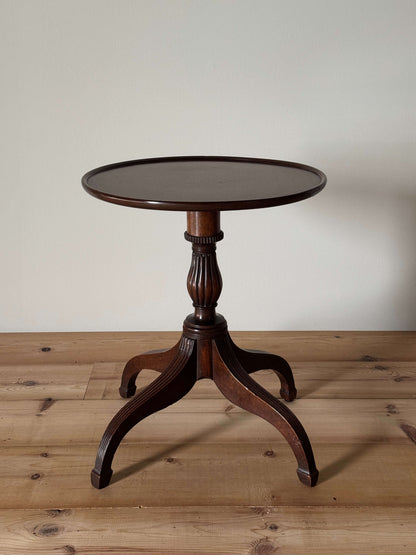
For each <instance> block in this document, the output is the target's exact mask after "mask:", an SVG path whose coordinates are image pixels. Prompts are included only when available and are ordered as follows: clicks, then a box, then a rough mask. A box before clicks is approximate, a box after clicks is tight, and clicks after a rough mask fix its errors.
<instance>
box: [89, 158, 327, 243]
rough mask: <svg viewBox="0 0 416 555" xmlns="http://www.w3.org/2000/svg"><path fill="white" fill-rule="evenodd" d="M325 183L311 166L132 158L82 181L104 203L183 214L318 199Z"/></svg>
mask: <svg viewBox="0 0 416 555" xmlns="http://www.w3.org/2000/svg"><path fill="white" fill-rule="evenodd" d="M325 183H326V177H325V175H324V174H323V173H322V172H321V171H319V170H317V169H316V168H312V167H311V166H306V165H304V164H297V163H295V162H284V161H282V160H268V159H262V158H242V157H233V156H177V157H167V158H148V159H143V160H130V161H127V162H120V163H117V164H110V165H108V166H102V167H100V168H96V169H94V170H91V171H90V172H88V173H87V174H85V175H84V177H83V178H82V184H83V186H84V188H85V190H86V191H87V192H88V193H90V194H91V195H93V196H95V197H97V198H99V199H101V200H105V201H107V202H112V203H115V204H122V205H124V206H134V207H136V208H150V209H154V210H184V211H187V212H201V211H205V210H208V211H222V210H247V209H252V208H265V207H268V206H278V205H281V204H288V203H291V202H297V201H299V200H303V199H306V198H309V197H311V196H313V195H316V193H319V191H321V190H322V189H323V187H324V186H325ZM200 217H201V218H203V216H200ZM208 235H212V233H211V232H209V233H208Z"/></svg>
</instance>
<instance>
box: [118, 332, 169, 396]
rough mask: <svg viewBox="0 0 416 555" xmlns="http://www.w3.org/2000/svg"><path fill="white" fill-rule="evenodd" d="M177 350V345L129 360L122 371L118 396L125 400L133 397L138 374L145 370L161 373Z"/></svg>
mask: <svg viewBox="0 0 416 555" xmlns="http://www.w3.org/2000/svg"><path fill="white" fill-rule="evenodd" d="M178 350H179V343H177V344H176V345H175V346H174V347H172V349H161V350H158V351H149V352H148V353H143V354H142V355H137V356H135V357H133V358H131V359H130V360H129V361H128V362H127V364H126V366H125V367H124V370H123V375H122V378H121V385H120V388H119V392H120V395H121V396H122V397H124V398H125V399H126V398H128V397H133V395H134V394H135V393H136V383H135V382H136V378H137V375H138V374H139V372H141V371H142V370H144V369H145V368H147V369H149V370H156V371H157V372H163V371H164V370H166V368H167V367H168V366H169V364H170V363H171V362H172V360H173V359H174V358H175V356H176V355H177V353H178Z"/></svg>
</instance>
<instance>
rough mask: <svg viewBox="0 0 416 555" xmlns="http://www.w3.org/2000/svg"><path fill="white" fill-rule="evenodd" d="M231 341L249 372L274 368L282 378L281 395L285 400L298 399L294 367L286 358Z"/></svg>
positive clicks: (235, 351) (239, 359) (241, 362)
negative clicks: (246, 347) (244, 346)
mask: <svg viewBox="0 0 416 555" xmlns="http://www.w3.org/2000/svg"><path fill="white" fill-rule="evenodd" d="M231 343H232V348H233V350H234V353H235V354H236V356H237V358H238V361H239V362H240V364H241V366H242V367H243V368H244V370H245V371H246V372H247V374H251V373H252V372H257V371H258V370H266V369H270V370H273V371H274V373H275V374H277V376H278V377H279V379H280V385H281V389H280V396H281V397H282V398H283V399H284V400H285V401H293V399H296V394H297V391H296V387H295V381H294V379H293V373H292V369H291V368H290V366H289V363H288V362H287V361H286V360H285V359H284V358H282V357H279V356H278V355H273V354H272V353H267V352H266V351H254V350H246V349H240V347H237V345H236V344H235V343H233V342H231Z"/></svg>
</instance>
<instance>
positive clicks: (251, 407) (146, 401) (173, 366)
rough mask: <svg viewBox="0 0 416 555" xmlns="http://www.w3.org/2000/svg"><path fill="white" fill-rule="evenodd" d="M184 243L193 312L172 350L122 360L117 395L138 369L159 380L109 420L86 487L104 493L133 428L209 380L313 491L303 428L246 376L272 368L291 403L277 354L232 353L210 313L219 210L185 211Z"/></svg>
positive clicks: (290, 387)
mask: <svg viewBox="0 0 416 555" xmlns="http://www.w3.org/2000/svg"><path fill="white" fill-rule="evenodd" d="M185 238H186V239H187V240H188V241H190V242H192V251H193V252H192V264H191V268H190V270H189V274H188V283H187V284H188V292H189V294H190V296H191V298H192V300H193V304H194V307H195V313H194V314H193V315H190V316H188V317H187V318H186V319H185V322H184V325H183V334H182V337H181V339H180V341H179V342H178V343H177V344H176V345H175V346H174V347H173V348H172V349H168V350H159V351H150V352H148V353H144V354H142V355H138V356H135V357H133V358H132V359H131V360H129V361H128V362H127V364H126V366H125V368H124V371H123V375H122V379H121V386H120V394H121V396H122V397H132V396H133V395H134V394H135V393H136V385H135V381H136V378H137V375H138V374H139V372H141V370H144V369H152V370H157V371H158V372H161V374H160V376H159V377H158V378H156V379H155V380H154V381H153V382H152V383H151V384H150V385H149V386H147V387H146V388H145V389H144V390H142V391H141V392H140V393H138V394H137V395H136V396H135V397H134V399H132V400H131V401H129V402H128V403H127V404H126V405H125V406H124V407H123V408H122V409H121V410H120V411H119V412H118V413H117V414H116V415H115V416H114V418H113V419H112V420H111V422H110V424H109V425H108V427H107V429H106V431H105V432H104V435H103V437H102V440H101V443H100V447H99V449H98V453H97V459H96V462H95V467H94V469H93V470H92V472H91V483H92V485H93V486H94V487H96V488H104V487H106V486H107V485H108V484H109V483H110V480H111V475H112V470H111V463H112V460H113V457H114V454H115V452H116V450H117V447H118V446H119V444H120V442H121V440H122V439H123V437H124V436H125V435H126V434H127V432H128V431H129V430H131V428H133V426H135V425H136V424H137V423H138V422H140V421H141V420H143V419H144V418H146V417H147V416H149V415H150V414H153V413H155V412H157V411H159V410H161V409H163V408H165V407H167V406H169V405H171V404H173V403H175V402H176V401H179V399H181V398H182V397H183V396H184V395H186V394H187V393H188V392H189V391H190V390H191V388H192V386H193V385H194V384H195V382H196V381H197V380H200V379H202V378H210V379H212V380H214V382H215V384H216V385H217V387H218V389H219V390H220V391H221V392H222V393H223V395H224V396H225V397H226V398H227V399H228V400H229V401H230V402H231V403H233V404H234V405H237V406H239V407H241V408H243V409H245V410H247V411H249V412H252V413H253V414H256V415H258V416H260V417H262V418H264V419H265V420H267V421H268V422H270V423H271V424H273V426H275V427H276V428H277V429H278V430H279V431H280V432H281V433H282V434H283V436H284V437H285V438H286V440H287V441H288V443H289V445H290V447H291V448H292V450H293V453H294V454H295V457H296V459H297V462H298V469H297V474H298V477H299V479H300V481H301V482H302V483H304V484H306V485H307V486H311V487H312V486H314V485H316V483H317V481H318V475H319V473H318V470H317V469H316V466H315V460H314V456H313V452H312V447H311V444H310V442H309V439H308V436H307V434H306V432H305V430H304V428H303V426H302V424H301V423H300V422H299V420H298V419H297V418H296V416H295V415H294V414H293V413H292V411H290V410H289V409H288V407H287V406H286V405H285V404H284V403H282V402H281V401H279V400H278V399H277V398H276V397H274V396H273V395H271V394H270V393H269V392H268V391H266V390H265V389H264V388H263V387H261V386H260V385H259V384H258V383H257V382H256V381H255V380H253V379H252V378H251V377H250V374H251V373H252V372H256V371H257V370H262V369H271V370H273V371H274V372H275V373H276V375H277V376H278V378H279V379H280V383H281V389H280V395H281V397H282V398H283V399H284V400H285V401H293V399H295V398H296V388H295V383H294V380H293V374H292V370H291V368H290V366H289V364H288V363H287V362H286V360H284V359H283V358H281V357H280V356H277V355H273V354H270V353H266V352H264V351H252V350H250V351H249V350H243V349H240V348H239V347H237V345H235V344H234V343H233V341H232V339H231V337H230V335H229V333H228V330H227V323H226V321H225V319H224V318H223V317H222V316H221V315H219V314H216V312H215V307H216V306H217V300H218V298H219V296H220V294H221V289H222V279H221V274H220V271H219V268H218V265H217V259H216V254H215V251H216V243H217V242H218V241H220V240H221V239H222V238H223V233H222V231H221V230H220V214H219V212H209V211H206V212H188V228H187V231H186V232H185Z"/></svg>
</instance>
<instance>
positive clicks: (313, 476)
mask: <svg viewBox="0 0 416 555" xmlns="http://www.w3.org/2000/svg"><path fill="white" fill-rule="evenodd" d="M296 472H297V474H298V478H299V480H300V481H301V482H302V484H305V486H309V487H310V488H313V487H314V486H316V484H317V483H318V478H319V471H318V470H317V469H316V468H315V470H314V471H312V472H311V473H309V472H306V471H304V470H301V469H300V468H298V469H297V471H296Z"/></svg>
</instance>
